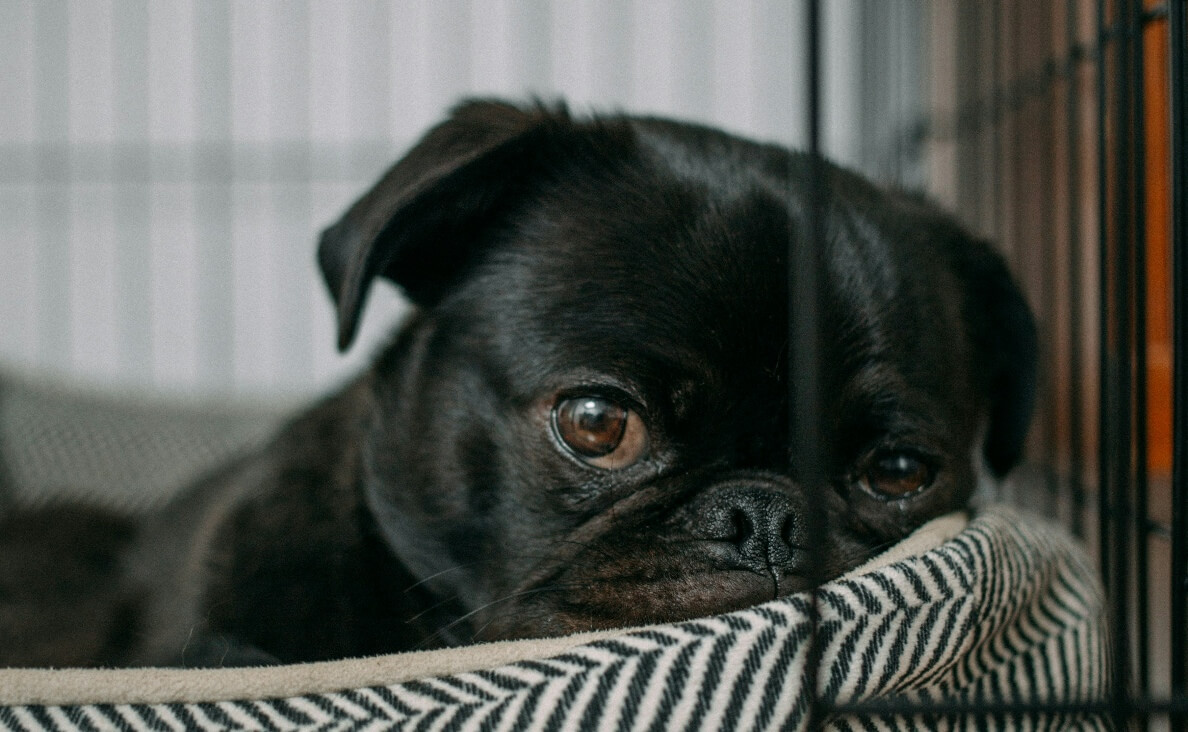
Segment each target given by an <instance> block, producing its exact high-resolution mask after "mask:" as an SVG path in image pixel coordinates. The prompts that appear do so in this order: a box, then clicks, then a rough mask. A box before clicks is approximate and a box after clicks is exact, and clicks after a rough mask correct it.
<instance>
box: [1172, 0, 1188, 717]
mask: <svg viewBox="0 0 1188 732" xmlns="http://www.w3.org/2000/svg"><path fill="white" fill-rule="evenodd" d="M1185 2H1186V0H1170V4H1169V8H1168V10H1169V23H1168V26H1169V33H1170V35H1171V38H1170V44H1169V45H1170V48H1171V69H1170V75H1171V115H1172V119H1171V130H1172V146H1171V150H1172V166H1171V174H1172V206H1171V212H1172V242H1171V244H1172V307H1173V315H1172V317H1173V321H1172V322H1173V329H1174V330H1173V334H1172V344H1173V355H1172V359H1173V360H1172V363H1173V376H1172V379H1173V382H1172V395H1173V396H1172V399H1173V406H1172V414H1173V427H1172V429H1173V433H1172V434H1173V438H1172V446H1173V447H1172V449H1173V455H1172V551H1171V557H1172V566H1171V569H1172V571H1171V587H1169V588H1168V589H1169V591H1170V594H1171V622H1172V632H1171V665H1172V667H1171V687H1172V693H1173V695H1177V696H1179V697H1180V698H1186V697H1188V473H1186V471H1188V303H1186V302H1185V300H1186V299H1188V289H1186V288H1188V27H1186V24H1188V9H1186V8H1185ZM1173 724H1174V728H1175V729H1176V730H1180V731H1181V732H1183V731H1184V730H1188V719H1185V718H1184V717H1183V716H1181V717H1180V718H1179V719H1178V720H1176V721H1174V722H1173Z"/></svg>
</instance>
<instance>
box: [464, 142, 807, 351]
mask: <svg viewBox="0 0 1188 732" xmlns="http://www.w3.org/2000/svg"><path fill="white" fill-rule="evenodd" d="M693 154H694V153H693V152H690V153H688V158H687V159H685V160H683V161H678V162H679V163H680V164H681V165H683V166H685V167H687V168H692V167H694V166H695V165H696V164H697V160H696V159H695V158H693V157H692V155H693ZM616 162H617V163H619V171H618V172H619V173H620V174H618V175H615V176H591V177H590V178H588V179H585V180H582V181H560V182H556V183H555V184H554V185H552V186H550V187H549V188H546V189H545V190H543V191H542V192H541V194H540V196H539V197H538V198H537V199H535V200H534V201H533V202H532V205H530V206H525V207H523V208H522V209H521V210H520V211H519V212H517V213H516V214H515V215H513V216H512V217H510V218H509V219H508V220H507V221H506V222H505V223H504V224H503V225H502V226H501V227H500V228H499V229H498V232H497V233H496V234H495V237H496V238H497V241H495V242H493V243H491V244H490V245H488V247H487V257H486V258H485V259H484V261H483V262H482V264H480V266H478V267H477V268H476V270H475V272H474V273H473V275H472V278H471V280H470V281H469V282H467V283H464V284H463V285H462V286H461V287H460V288H459V292H458V296H459V297H460V298H462V299H463V300H464V301H465V302H466V305H465V307H464V308H461V310H462V311H463V312H466V313H474V312H476V311H481V312H483V313H484V314H485V316H484V317H489V318H492V319H495V320H494V322H491V323H489V328H490V332H506V333H516V334H518V335H519V336H521V338H519V339H518V346H517V347H518V348H525V347H526V348H531V347H533V346H534V345H547V344H550V343H555V344H557V345H558V346H559V347H561V346H562V345H563V349H564V354H565V357H566V358H573V354H575V353H576V354H581V353H583V351H584V352H586V354H587V355H588V356H589V357H590V360H591V362H592V363H597V362H598V361H599V360H603V361H611V362H614V361H615V360H616V359H622V360H629V359H640V358H647V357H649V356H650V357H653V358H654V359H658V360H661V361H669V362H673V363H681V364H683V365H686V366H688V367H689V368H694V367H695V366H696V365H698V364H700V365H704V366H709V367H712V366H714V365H715V364H718V363H720V362H721V360H722V359H723V358H724V357H727V356H729V357H730V358H731V360H732V361H746V362H748V363H751V364H754V366H755V368H761V367H769V368H770V367H771V365H772V363H773V362H774V361H775V360H776V359H778V358H779V356H778V353H779V351H780V350H781V349H783V348H785V347H786V337H787V273H786V261H787V252H788V241H789V236H790V235H792V233H793V226H792V219H791V216H790V213H789V204H788V202H787V201H785V200H781V198H780V192H779V190H778V188H776V187H774V186H770V185H766V184H764V183H760V182H757V181H756V180H755V174H754V173H753V172H749V171H746V170H745V168H744V167H743V166H742V164H741V163H740V164H739V165H738V168H739V169H738V170H736V171H735V172H736V173H737V175H735V176H734V181H736V182H737V183H738V185H731V182H730V180H729V179H727V180H726V181H725V182H723V180H722V178H716V179H714V178H712V177H711V178H710V180H708V181H706V180H698V179H697V178H696V177H694V176H693V175H691V174H690V172H693V173H696V172H697V171H696V170H693V171H682V170H674V166H673V165H671V164H670V163H669V161H667V160H664V159H657V158H655V157H654V156H653V155H650V154H648V152H647V151H646V150H645V151H643V152H642V153H640V152H638V151H627V152H625V153H624V157H623V159H622V160H619V161H616ZM711 162H712V158H710V159H707V160H706V163H707V165H708V164H709V163H711ZM625 169H626V170H625ZM748 173H750V174H749V175H748ZM748 178H750V179H748ZM772 188H776V190H775V191H773V190H772ZM542 314H543V316H542ZM623 365H624V367H625V368H627V367H629V364H627V363H624V364H623Z"/></svg>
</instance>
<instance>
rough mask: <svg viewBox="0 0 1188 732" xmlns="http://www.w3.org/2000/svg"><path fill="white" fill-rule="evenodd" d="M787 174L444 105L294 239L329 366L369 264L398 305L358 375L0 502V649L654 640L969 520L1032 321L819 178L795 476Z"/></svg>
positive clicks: (241, 650) (563, 118)
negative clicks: (803, 426) (214, 448)
mask: <svg viewBox="0 0 1188 732" xmlns="http://www.w3.org/2000/svg"><path fill="white" fill-rule="evenodd" d="M808 163H809V161H808V159H807V158H806V157H805V156H804V155H799V154H795V153H790V152H788V151H786V150H784V149H781V148H778V147H774V146H770V145H761V144H756V143H754V142H748V141H745V140H741V139H738V138H736V137H732V136H730V135H727V134H724V133H722V132H719V131H715V130H713V129H708V128H705V127H698V126H694V125H689V124H682V123H677V122H671V121H665V120H660V119H648V118H634V117H623V116H612V117H604V118H598V119H591V120H577V119H573V118H571V117H570V116H569V114H568V113H567V112H566V111H565V110H564V109H563V108H548V107H545V106H535V107H527V108H520V107H516V106H511V105H508V104H503V103H498V102H490V101H477V102H470V103H466V104H463V105H461V106H460V107H458V108H457V109H456V110H454V112H453V114H452V115H451V116H450V117H449V118H448V119H447V120H446V121H445V122H443V123H441V124H440V125H439V126H437V127H436V128H435V129H433V130H432V131H430V132H429V133H428V134H427V135H426V136H425V137H424V138H423V139H422V140H421V141H420V142H419V143H418V144H417V145H416V146H415V147H414V148H413V149H412V150H411V151H410V152H409V153H408V154H407V155H406V156H405V157H404V159H402V160H401V161H399V162H398V163H397V164H396V165H395V166H394V167H393V168H392V169H391V170H389V171H388V172H387V174H386V175H384V177H383V178H382V179H381V180H380V181H379V183H378V184H377V185H376V186H375V188H373V189H372V190H371V191H369V192H368V193H367V194H366V195H365V196H364V197H363V198H362V199H361V200H359V201H358V202H357V203H356V204H355V205H354V206H353V207H352V208H351V209H350V211H348V212H347V213H346V215H345V216H343V218H342V220H341V221H339V222H338V223H337V224H335V225H333V226H332V227H330V228H329V229H328V230H327V231H326V232H325V233H324V234H323V236H322V239H321V245H320V249H319V252H318V255H319V261H320V264H321V267H322V271H323V272H324V274H325V278H326V281H327V283H328V284H329V288H330V291H331V293H332V294H333V296H334V301H335V303H336V305H337V315H338V325H339V346H340V347H341V348H346V347H347V346H349V345H350V343H351V341H352V338H353V336H354V334H355V330H356V324H357V322H358V320H359V318H360V314H361V312H362V310H363V307H364V302H365V300H366V297H367V292H368V288H369V287H370V286H371V285H372V283H373V281H374V280H375V279H376V278H377V277H386V278H388V279H390V280H392V281H393V282H395V283H396V284H397V285H398V286H399V287H400V288H402V289H403V291H404V292H405V293H406V295H407V296H408V297H409V298H410V299H411V300H412V302H413V303H415V304H416V306H417V310H416V312H415V314H414V315H412V316H411V317H410V318H409V319H408V321H407V322H406V323H405V324H404V325H403V327H402V328H401V329H400V331H399V333H398V334H397V335H396V338H395V340H394V342H393V343H392V344H391V345H390V346H389V347H388V348H386V350H384V351H383V352H382V353H381V354H380V355H379V357H378V360H376V362H375V364H374V367H373V368H371V369H370V370H369V371H368V372H367V373H366V374H365V375H363V376H362V377H361V378H359V379H358V380H357V381H355V382H354V383H352V384H350V385H349V386H347V387H346V388H345V389H343V390H342V391H341V392H340V393H338V394H336V395H334V396H332V397H330V398H329V399H327V400H326V401H324V402H322V403H321V404H320V405H318V406H316V407H314V408H313V409H311V410H310V411H308V412H306V413H304V414H302V415H301V416H299V417H298V418H297V419H296V420H295V421H293V422H292V423H291V424H289V426H288V427H287V428H285V429H284V430H283V431H282V432H281V434H280V435H279V436H278V437H277V438H276V439H275V441H273V442H272V443H271V445H270V446H269V447H267V448H266V449H264V450H262V451H260V452H257V453H255V454H251V455H247V456H245V457H243V458H242V459H240V460H239V461H237V462H235V463H234V464H232V465H229V466H227V467H226V468H225V469H223V470H221V471H220V472H218V473H217V474H216V475H213V476H211V477H209V478H208V479H206V480H205V481H203V482H202V483H201V484H199V485H196V486H194V487H193V488H192V489H191V490H189V491H188V492H187V493H185V494H184V495H183V496H182V497H181V498H180V499H179V500H177V501H176V502H174V503H173V504H172V505H170V506H168V507H167V508H166V509H165V510H163V511H162V512H159V513H157V514H155V515H152V516H150V517H148V518H147V519H145V520H143V521H142V522H136V523H133V522H131V521H130V520H128V519H126V518H120V517H115V516H108V515H104V514H100V513H98V512H95V511H92V510H88V509H84V508H80V507H75V508H67V507H59V508H58V509H56V510H53V511H42V512H38V513H28V514H25V515H20V516H13V517H10V518H9V519H8V520H7V523H6V525H5V526H3V527H0V537H3V538H0V555H3V556H4V557H5V558H4V560H3V561H2V562H0V639H2V640H3V642H0V664H8V665H21V664H24V665H34V664H42V665H44V664H53V665H98V664H102V665H145V664H171V665H173V664H182V665H243V664H254V663H268V662H278V661H282V662H290V661H305V660H316V659H328V658H334V657H344V656H358V655H365V654H376V653H383V652H391V651H402V650H407V649H414V648H431V647H439V646H447V645H456V644H464V643H469V642H472V641H480V640H488V639H502V638H521V637H532V636H545V635H558V634H567V633H573V632H576V631H584V630H590V629H597V628H608V627H614V626H629V625H638V624H643V623H654V622H663V621H675V620H681V619H687V618H692V617H695V616H701V615H705V614H710V613H720V612H724V611H729V610H734V609H737V608H743V607H747V606H750V605H754V604H756V603H761V602H764V601H767V600H771V599H773V598H777V597H780V596H782V595H786V594H788V593H791V592H796V591H799V590H805V589H807V588H811V587H813V586H814V585H817V584H818V583H820V582H821V581H823V580H826V579H828V578H831V577H835V576H837V575H838V574H839V573H842V572H844V571H845V570H848V569H850V568H853V567H855V566H856V565H858V564H860V563H861V562H863V561H865V560H867V559H869V558H870V557H872V556H873V555H875V554H877V553H879V552H880V551H881V550H883V549H884V548H886V547H888V546H889V545H890V544H892V543H894V542H896V541H897V540H899V539H901V538H903V537H904V536H906V535H907V534H908V533H909V532H911V531H912V530H913V529H915V528H916V527H918V526H920V525H921V524H923V523H924V522H925V521H927V520H929V519H931V518H933V517H936V516H939V515H941V514H944V513H946V512H950V511H952V510H955V509H959V508H961V507H963V506H966V505H967V503H968V502H969V500H970V498H971V494H972V492H973V490H974V488H975V485H976V484H977V482H978V476H979V474H980V473H981V471H982V470H983V467H986V468H988V469H989V471H991V472H993V473H996V474H999V475H1001V474H1002V473H1004V472H1006V471H1007V470H1008V469H1010V468H1011V467H1012V465H1014V464H1015V463H1016V462H1017V460H1018V459H1019V457H1020V453H1021V449H1022V442H1023V438H1024V433H1025V432H1026V429H1027V424H1028V421H1029V418H1030V412H1031V408H1032V402H1033V392H1034V381H1035V377H1034V370H1035V350H1036V342H1035V332H1034V327H1033V324H1032V319H1031V315H1030V312H1029V310H1028V307H1027V305H1026V304H1025V302H1024V300H1023V298H1022V296H1021V295H1020V292H1019V290H1018V289H1017V288H1016V286H1015V285H1014V284H1013V282H1012V280H1011V277H1010V276H1009V274H1008V272H1007V269H1006V267H1005V266H1004V263H1003V261H1002V260H1001V259H1000V258H999V256H998V255H996V254H995V253H994V252H993V251H992V250H991V248H990V247H989V246H987V245H986V244H984V243H982V242H980V241H976V240H974V239H972V238H971V237H970V236H968V235H967V234H966V233H964V232H963V231H962V229H961V228H960V227H959V226H957V225H956V224H954V223H953V221H951V220H950V219H949V218H946V217H945V216H944V215H942V214H941V213H939V212H938V211H937V210H936V209H934V208H932V207H930V206H929V205H926V204H925V203H923V202H921V201H920V200H919V199H917V198H915V197H912V196H907V195H902V194H895V193H887V192H883V191H880V190H878V189H876V188H875V187H873V186H872V185H871V184H869V183H867V182H865V181H863V180H862V179H860V178H858V177H856V176H854V175H852V174H850V173H847V172H845V171H843V170H839V169H837V168H834V167H831V166H825V167H824V170H823V183H824V206H823V208H824V218H823V220H822V221H821V222H820V226H821V230H822V234H823V236H822V237H821V240H822V241H823V242H824V244H823V248H822V249H821V250H820V251H819V252H817V255H818V256H819V258H820V263H821V271H822V278H823V281H822V282H821V290H822V292H821V298H822V300H821V302H822V305H821V307H822V316H823V321H824V323H823V326H824V327H823V333H822V334H821V338H820V364H821V369H820V370H821V372H822V375H823V380H822V383H821V387H820V393H819V399H820V401H821V406H822V411H823V413H824V415H825V420H824V423H823V424H822V425H821V431H822V439H821V444H819V445H818V446H816V447H817V449H818V452H819V454H820V462H821V465H822V467H823V472H824V473H825V478H824V479H823V480H820V481H817V482H814V483H811V484H810V483H808V482H806V481H804V480H801V479H800V478H801V475H800V471H798V467H797V465H796V464H795V460H794V456H795V455H796V454H797V449H798V447H803V446H798V445H797V439H796V435H795V434H789V432H790V430H789V427H788V425H789V397H788V394H789V391H790V389H789V375H788V362H789V358H791V357H793V356H794V354H793V351H794V349H796V348H797V344H796V343H793V342H790V341H789V336H788V334H789V322H788V316H787V313H788V302H789V292H788V257H787V250H788V242H789V235H791V236H793V237H796V236H804V232H805V231H806V230H807V229H808V224H807V216H808V211H809V208H810V206H809V200H810V192H809V190H808V188H807V182H806V171H807V167H808ZM813 526H816V527H818V530H817V531H812V530H810V529H811V527H813ZM4 636H7V638H4Z"/></svg>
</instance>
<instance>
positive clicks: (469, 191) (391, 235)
mask: <svg viewBox="0 0 1188 732" xmlns="http://www.w3.org/2000/svg"><path fill="white" fill-rule="evenodd" d="M568 126H569V117H568V113H567V112H566V111H565V109H564V107H561V106H558V107H555V108H547V107H545V106H543V105H539V104H538V105H536V106H533V107H529V108H520V107H516V106H513V105H510V104H506V103H502V102H495V101H469V102H465V103H463V104H461V105H459V106H458V107H457V108H455V109H454V110H453V112H452V114H451V115H450V117H449V118H447V119H446V121H445V122H442V123H441V124H439V125H438V126H437V127H435V128H434V129H432V130H430V131H429V132H428V133H427V134H426V135H425V136H424V137H423V138H422V139H421V140H420V142H418V143H417V144H416V145H415V146H414V147H413V149H412V150H410V151H409V153H408V154H407V155H405V156H404V157H403V158H402V159H401V160H400V161H398V162H397V163H396V164H395V165H394V166H392V168H391V169H389V170H388V172H387V173H385V174H384V176H383V177H382V178H381V179H380V181H379V182H378V183H377V184H376V185H375V186H374V187H373V188H372V189H371V190H370V191H368V192H367V194H366V195H364V196H363V197H362V198H361V199H359V200H358V201H357V202H356V203H355V204H354V205H353V206H351V208H350V210H349V211H347V213H346V214H345V215H344V216H343V217H342V218H341V219H340V220H339V221H338V222H337V223H335V224H334V225H332V226H330V227H329V228H328V229H326V230H325V231H324V232H323V233H322V237H321V242H320V244H319V247H318V263H319V265H320V266H321V269H322V275H323V276H324V277H325V279H326V284H327V285H328V286H329V288H330V293H331V295H332V296H333V297H334V301H335V305H336V306H337V315H338V347H339V349H340V350H345V349H346V348H347V347H348V346H349V345H350V343H351V341H352V340H353V339H354V336H355V331H356V328H357V325H358V320H359V315H360V312H361V311H362V309H363V305H364V302H365V300H366V297H367V291H368V289H369V288H370V286H371V283H372V281H373V280H374V279H375V277H376V276H377V275H382V276H386V277H388V278H389V279H391V280H392V281H394V282H395V283H396V284H398V285H399V286H400V287H401V288H402V289H403V290H404V292H405V294H406V295H407V296H408V297H409V298H410V299H411V300H412V301H413V302H416V303H418V304H420V305H431V304H432V303H434V302H436V301H437V300H438V299H439V298H440V297H441V295H442V293H443V292H445V291H446V290H447V289H448V287H449V286H450V284H451V283H452V282H454V281H455V280H456V279H457V277H458V275H459V272H460V271H461V270H462V269H463V268H464V267H465V265H466V263H467V261H468V260H469V256H468V254H469V247H471V246H472V244H473V240H474V238H475V236H476V233H477V232H479V231H481V230H482V229H483V227H485V226H488V225H490V224H491V223H492V221H493V219H494V218H495V217H496V216H498V215H499V212H500V211H501V210H502V209H505V208H506V207H507V205H508V200H509V199H510V198H511V197H514V196H515V195H517V194H518V191H520V190H521V189H522V188H523V185H524V182H525V180H526V179H527V177H528V176H529V174H530V171H531V170H532V169H533V168H536V167H538V166H539V160H540V155H538V154H537V153H538V152H539V148H540V146H541V144H542V142H543V140H544V139H546V138H547V137H548V136H549V135H550V134H554V133H556V131H558V130H560V129H564V128H566V127H568Z"/></svg>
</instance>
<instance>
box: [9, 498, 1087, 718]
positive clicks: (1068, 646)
mask: <svg viewBox="0 0 1188 732" xmlns="http://www.w3.org/2000/svg"><path fill="white" fill-rule="evenodd" d="M814 614H815V615H816V622H815V623H814V622H813V617H814ZM1104 638H1105V633H1104V625H1103V598H1102V594H1101V591H1100V589H1099V587H1098V583H1097V581H1096V579H1095V574H1094V571H1093V570H1092V568H1091V566H1090V564H1089V562H1088V561H1087V560H1086V558H1085V557H1084V556H1083V552H1082V551H1081V550H1080V549H1079V547H1078V546H1077V545H1076V544H1075V543H1074V542H1072V541H1071V540H1070V539H1069V538H1068V537H1066V536H1065V535H1064V534H1063V532H1062V531H1061V530H1060V529H1057V528H1055V527H1053V526H1051V525H1048V524H1047V523H1044V522H1042V521H1039V520H1037V519H1034V518H1030V517H1027V516H1025V515H1023V514H1020V513H1018V512H1016V511H1015V510H1014V509H1012V508H1008V507H1004V506H993V507H988V508H985V509H982V510H979V511H978V512H977V513H976V515H975V516H974V517H973V518H972V519H968V520H967V519H966V518H965V517H964V516H949V517H945V518H943V519H938V520H937V521H934V522H932V523H931V524H929V525H928V526H926V527H924V528H923V529H921V530H920V531H918V532H916V534H914V535H913V536H912V537H909V539H908V540H906V541H904V542H902V543H901V544H899V545H897V546H896V547H894V548H892V550H890V551H889V552H887V553H886V554H884V555H883V556H881V557H878V558H877V559H876V560H874V561H873V562H871V563H870V564H868V565H866V566H864V567H862V568H860V569H859V570H857V571H855V572H852V573H850V574H849V575H847V576H845V577H843V578H841V579H838V580H836V581H833V582H830V583H828V584H826V585H824V586H822V587H821V588H819V589H818V590H817V591H816V592H815V593H802V594H797V595H793V596H790V597H787V598H784V599H781V600H777V601H774V602H769V603H767V604H764V605H760V606H758V607H755V608H752V609H748V610H744V611H739V612H734V613H729V614H725V615H720V616H717V617H711V618H705V619H700V620H694V621H689V622H684V623H676V624H671V625H661V626H653V627H647V628H638V629H631V630H623V631H614V632H607V633H599V634H590V635H584V636H574V637H570V638H560V639H546V640H540V641H517V642H508V643H493V644H487V645H480V646H472V647H468V648H458V649H447V650H442V651H431V652H420V653H407V654H395V655H391V656H382V657H376V658H366V659H350V660H343V661H337V662H327V663H315V664H302V665H292V666H281V667H275V668H258V669H214V670H165V669H126V670H78V669H59V670H53V669H5V670H0V727H2V728H7V729H16V730H47V729H52V730H59V729H69V730H75V729H77V730H94V729H119V730H142V729H144V730H148V729H261V730H273V729H327V730H339V729H392V728H394V729H417V730H436V729H442V730H445V729H463V730H471V729H473V730H520V729H525V730H527V729H541V730H549V729H654V730H666V729H714V730H717V729H806V728H808V727H809V725H810V719H809V714H810V709H811V695H810V693H809V692H810V690H811V689H812V688H813V687H812V684H813V683H815V687H816V695H815V696H816V697H817V700H818V701H819V702H820V704H819V705H818V707H817V713H818V714H822V713H823V714H826V715H827V719H828V724H829V726H830V727H836V728H840V729H918V728H952V727H965V726H967V725H972V726H977V727H979V728H985V727H990V728H995V727H1006V728H1011V729H1016V728H1025V729H1069V728H1073V729H1095V728H1098V727H1099V726H1101V727H1104V726H1105V725H1104V724H1101V723H1100V722H1099V720H1095V719H1092V718H1088V717H1083V718H1078V717H1076V716H1074V715H1068V714H1062V713H1056V712H1053V713H1052V714H1050V715H1046V716H1044V715H1040V714H1037V713H1032V714H1031V715H1030V716H1024V717H1019V718H1013V717H1005V716H998V717H990V718H987V719H979V720H976V721H975V720H973V719H972V718H969V717H962V716H953V715H954V714H958V713H954V712H951V711H950V712H949V713H948V716H946V715H944V714H927V715H926V714H917V715H915V716H909V715H906V714H899V715H898V716H896V715H893V714H889V713H888V714H887V715H886V716H882V717H873V716H870V715H871V713H870V712H866V713H863V714H858V713H852V712H851V713H847V712H845V711H838V710H837V709H836V707H838V706H844V705H846V704H854V703H860V702H864V701H868V700H894V701H903V702H910V703H914V704H936V703H944V704H954V703H955V704H958V705H960V704H970V703H977V702H987V701H989V702H995V701H997V702H1002V701H1026V702H1055V703H1069V702H1078V701H1085V700H1093V699H1100V698H1102V697H1103V695H1104V694H1105V692H1106V684H1107V679H1108V675H1109V674H1108V665H1107V652H1106V648H1105V646H1106V644H1105V640H1104ZM814 656H815V657H816V659H817V662H816V664H814V665H813V667H814V668H816V673H815V674H810V673H808V671H807V669H808V668H809V667H810V660H811V659H812V658H813V657H814ZM830 707H833V711H832V712H830V711H827V710H828V709H829V708H830ZM1065 708H1066V707H1065Z"/></svg>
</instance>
